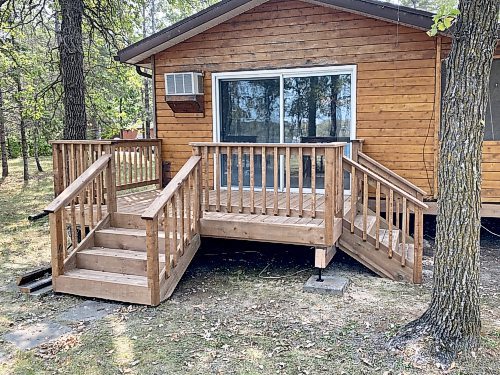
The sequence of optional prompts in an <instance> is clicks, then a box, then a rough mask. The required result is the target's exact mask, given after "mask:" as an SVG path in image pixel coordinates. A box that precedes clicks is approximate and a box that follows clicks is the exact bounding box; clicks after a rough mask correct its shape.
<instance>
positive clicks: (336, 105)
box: [284, 74, 351, 142]
mask: <svg viewBox="0 0 500 375" xmlns="http://www.w3.org/2000/svg"><path fill="white" fill-rule="evenodd" d="M284 85H285V87H284V100H285V141H286V142H303V141H304V140H306V141H307V139H308V138H309V139H311V138H312V139H317V138H325V139H324V140H325V141H337V140H339V141H340V140H342V141H344V140H346V139H348V138H349V133H350V125H351V111H350V108H351V87H350V86H351V76H350V75H349V74H342V75H332V76H321V77H293V78H285V80H284Z"/></svg>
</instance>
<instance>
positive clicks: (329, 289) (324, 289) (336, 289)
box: [304, 275, 349, 296]
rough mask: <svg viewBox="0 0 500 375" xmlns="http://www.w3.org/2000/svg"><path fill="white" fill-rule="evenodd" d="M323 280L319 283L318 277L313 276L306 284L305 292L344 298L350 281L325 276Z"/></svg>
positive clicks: (338, 277) (343, 278)
mask: <svg viewBox="0 0 500 375" xmlns="http://www.w3.org/2000/svg"><path fill="white" fill-rule="evenodd" d="M322 279H323V281H317V280H318V275H313V276H311V277H310V278H309V279H308V280H307V281H306V283H305V284H304V292H309V293H318V294H333V295H336V296H343V295H344V292H345V291H346V289H347V286H348V285H349V279H346V278H345V277H340V276H332V275H323V276H322Z"/></svg>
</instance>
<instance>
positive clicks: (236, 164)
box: [46, 143, 427, 305]
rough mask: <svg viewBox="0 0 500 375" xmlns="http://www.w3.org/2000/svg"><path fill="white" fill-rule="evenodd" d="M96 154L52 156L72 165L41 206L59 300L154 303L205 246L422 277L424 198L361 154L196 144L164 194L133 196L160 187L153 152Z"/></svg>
mask: <svg viewBox="0 0 500 375" xmlns="http://www.w3.org/2000/svg"><path fill="white" fill-rule="evenodd" d="M70 146H71V145H70ZM85 146H88V147H85ZM94 146H95V145H90V146H89V145H86V144H82V146H81V147H80V146H78V147H74V146H73V147H69V148H67V147H66V146H65V147H63V150H62V151H61V150H60V151H57V150H56V151H57V153H56V157H55V159H56V162H57V164H56V165H58V166H59V167H58V169H57V170H56V172H57V171H58V170H61V168H62V170H64V168H63V167H64V165H67V164H68V160H69V161H71V160H80V163H79V164H76V165H75V166H74V167H72V168H71V170H70V173H69V174H65V175H61V176H59V178H58V179H57V181H59V182H60V183H61V186H62V187H61V188H63V191H62V192H61V193H60V194H59V195H58V196H57V197H56V199H54V201H53V202H52V203H51V204H50V205H49V206H48V207H47V208H46V211H47V212H49V216H50V228H51V243H52V275H53V285H54V290H55V291H57V292H63V293H71V294H77V295H81V296H88V297H98V298H106V299H112V300H119V301H124V302H133V303H141V304H147V305H158V304H159V303H160V302H161V301H162V300H164V299H166V298H168V297H170V295H171V294H172V293H173V291H174V289H175V287H176V285H177V284H178V282H179V281H180V280H181V277H182V275H183V274H184V272H185V271H186V269H187V268H188V266H189V264H190V262H191V261H192V259H193V257H194V255H195V254H196V251H197V250H198V248H199V246H200V243H201V241H202V238H204V237H215V238H222V239H238V240H250V241H261V242H271V243H282V244H294V245H304V246H308V247H313V248H315V253H314V265H315V267H317V268H320V269H321V268H325V267H326V266H327V265H328V264H329V263H330V262H331V260H332V258H333V255H334V254H335V251H336V249H337V248H339V249H341V250H343V251H344V252H346V253H347V254H349V255H350V256H352V257H353V258H355V259H356V260H358V261H359V262H361V263H362V264H364V265H365V266H367V267H368V268H370V269H371V270H373V271H374V272H376V273H377V274H379V275H381V276H384V277H388V278H391V279H394V280H407V281H412V282H414V283H420V282H421V280H422V274H421V270H422V237H423V233H422V213H423V210H424V209H427V206H426V205H425V204H424V203H423V202H422V196H423V194H422V191H420V190H419V189H418V188H416V187H415V186H413V185H411V184H410V183H408V182H407V181H405V180H404V179H402V178H401V177H399V176H397V175H395V174H394V173H393V172H392V171H390V170H388V169H386V168H385V167H384V166H382V165H379V164H378V163H377V162H375V161H374V160H372V159H370V158H368V157H367V156H363V155H362V154H361V153H358V157H359V156H361V157H360V158H359V160H360V162H359V163H358V162H356V161H354V160H352V159H349V158H346V157H345V156H343V154H344V152H343V144H341V143H340V144H339V143H331V144H279V145H278V144H239V143H224V144H219V143H206V144H205V143H201V144H193V155H192V156H191V157H190V159H189V160H188V161H187V162H186V164H185V165H184V166H183V167H182V169H181V170H180V171H179V172H178V173H177V174H176V176H175V177H174V178H173V179H172V180H171V182H170V183H169V184H168V185H167V186H166V187H165V188H164V189H163V190H161V191H160V190H158V189H157V188H149V190H143V191H137V189H138V187H139V185H140V187H141V188H144V186H145V185H152V184H153V183H154V184H156V182H157V181H158V179H157V178H156V177H158V176H159V174H158V173H157V174H153V173H152V172H151V171H152V163H151V162H149V161H150V160H152V157H153V156H152V151H151V148H152V147H157V146H156V145H153V144H151V145H147V144H146V143H144V147H143V148H142V149H140V151H139V152H136V153H137V155H136V156H134V157H127V161H126V163H125V164H123V158H122V156H123V155H124V154H123V153H122V151H121V149H120V147H121V148H125V149H127V150H130V148H131V147H132V148H133V149H134V150H135V149H136V147H137V145H136V144H135V143H134V144H131V146H130V147H129V146H127V145H126V144H125V145H121V146H118V145H116V144H115V145H110V147H109V148H108V149H103V150H101V149H100V148H99V146H100V145H99V144H98V145H97V152H96V151H95V147H94ZM111 146H114V148H113V147H111ZM68 150H69V154H68ZM76 150H79V152H78V153H74V151H76ZM63 151H64V152H63ZM87 151H88V152H87ZM101 152H103V153H102V154H100V153H101ZM127 152H128V153H130V152H129V151H127ZM65 155H66V157H65ZM68 155H69V156H68ZM75 155H76V156H75ZM82 155H83V159H84V160H83V162H82V161H81V158H80V157H81V156H82ZM99 155H100V156H99ZM145 155H147V156H146V157H145ZM263 155H266V157H265V158H264V157H262V156H263ZM86 157H87V159H86ZM318 157H319V159H317V158H318ZM93 158H97V159H96V160H95V161H94V162H92V164H91V165H90V166H89V167H87V168H85V166H86V165H87V162H89V163H90V162H91V161H92V160H93ZM145 158H146V160H148V162H146V163H144V159H145ZM141 159H142V161H143V162H142V163H141ZM218 160H219V161H220V160H227V163H225V164H224V163H222V162H216V161H218ZM316 160H321V165H322V166H324V168H323V167H321V168H319V169H318V168H317V166H316ZM120 163H122V164H123V167H124V168H123V171H122V172H119V170H120V167H119V166H120V165H122V164H120ZM309 163H310V165H309ZM280 164H282V165H283V166H284V168H279V165H280ZM70 166H71V165H70ZM117 166H118V169H117ZM268 166H273V169H272V171H273V173H267V171H268V170H269V169H268ZM141 168H142V169H141ZM146 169H147V173H146V171H145V170H146ZM125 170H126V172H125ZM141 171H142V172H141ZM258 171H260V173H259V172H258ZM279 171H284V173H283V174H282V175H281V177H280V172H279ZM120 175H121V177H120V178H118V177H119V176H120ZM347 175H348V176H349V186H350V195H346V194H345V190H344V184H345V182H346V177H347ZM65 176H66V177H65ZM146 176H147V178H146ZM232 176H233V177H235V178H232ZM245 176H249V177H250V178H249V179H245ZM123 177H126V179H125V182H123V181H124V180H123ZM143 177H144V178H143ZM236 177H237V178H236ZM296 177H297V178H296ZM117 179H118V180H117ZM143 180H144V181H143ZM223 181H232V185H233V186H232V187H231V188H230V189H228V188H227V187H226V186H224V182H223ZM66 184H68V185H67V187H64V186H66ZM246 184H248V186H247V185H246ZM121 190H129V193H128V194H127V193H125V192H124V191H121ZM119 191H121V192H120V193H118V192H119ZM370 198H372V199H374V202H375V204H374V205H371V204H370ZM382 212H385V213H386V214H385V215H381V213H382ZM83 229H85V230H83Z"/></svg>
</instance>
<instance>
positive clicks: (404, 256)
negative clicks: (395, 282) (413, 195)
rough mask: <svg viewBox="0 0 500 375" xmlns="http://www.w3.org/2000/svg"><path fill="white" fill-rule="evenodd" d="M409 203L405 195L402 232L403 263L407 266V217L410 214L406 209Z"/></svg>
mask: <svg viewBox="0 0 500 375" xmlns="http://www.w3.org/2000/svg"><path fill="white" fill-rule="evenodd" d="M406 206H407V203H406V198H405V197H403V218H402V219H403V228H402V233H401V236H402V237H401V247H402V249H401V265H402V266H405V265H406V229H407V226H408V222H407V218H408V216H407V215H406V209H407V207H406Z"/></svg>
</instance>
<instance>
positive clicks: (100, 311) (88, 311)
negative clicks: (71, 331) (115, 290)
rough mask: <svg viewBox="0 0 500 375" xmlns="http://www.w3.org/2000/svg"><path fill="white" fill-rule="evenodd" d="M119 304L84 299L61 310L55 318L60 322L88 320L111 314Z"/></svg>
mask: <svg viewBox="0 0 500 375" xmlns="http://www.w3.org/2000/svg"><path fill="white" fill-rule="evenodd" d="M118 306H119V305H117V304H114V303H107V302H100V301H85V302H82V303H81V304H79V305H77V306H75V307H72V308H71V309H69V310H67V311H65V312H63V313H62V314H61V315H59V317H58V318H57V320H59V321H62V322H72V323H75V322H90V321H92V320H98V319H102V318H104V317H105V316H107V315H109V314H111V313H112V312H113V310H115V309H116V308H118Z"/></svg>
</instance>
